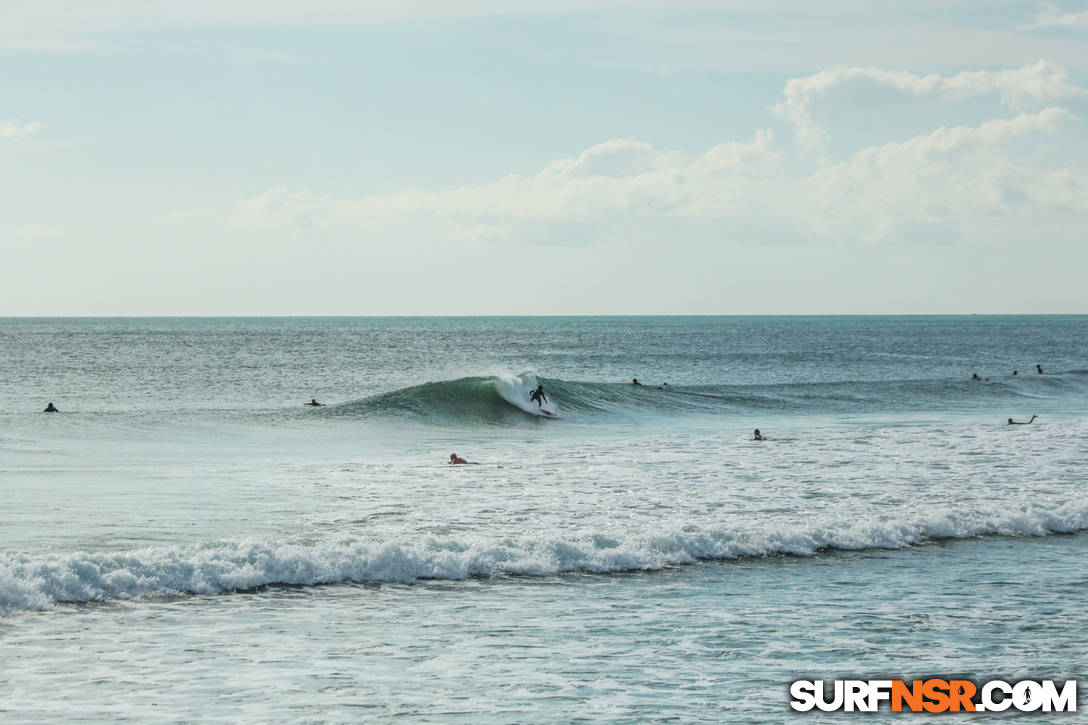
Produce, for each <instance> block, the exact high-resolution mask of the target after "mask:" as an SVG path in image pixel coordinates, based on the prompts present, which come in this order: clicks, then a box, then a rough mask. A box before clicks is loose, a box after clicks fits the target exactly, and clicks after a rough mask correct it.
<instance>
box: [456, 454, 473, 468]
mask: <svg viewBox="0 0 1088 725" xmlns="http://www.w3.org/2000/svg"><path fill="white" fill-rule="evenodd" d="M461 464H464V465H476V463H475V461H466V460H465V459H464V458H461V456H459V455H457V454H456V453H451V454H450V465H451V466H456V465H461Z"/></svg>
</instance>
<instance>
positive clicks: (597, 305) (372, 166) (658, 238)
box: [0, 0, 1088, 315]
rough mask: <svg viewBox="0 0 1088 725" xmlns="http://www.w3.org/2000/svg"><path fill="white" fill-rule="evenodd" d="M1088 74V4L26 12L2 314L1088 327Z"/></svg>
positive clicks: (7, 190)
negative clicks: (1063, 323)
mask: <svg viewBox="0 0 1088 725" xmlns="http://www.w3.org/2000/svg"><path fill="white" fill-rule="evenodd" d="M454 6H455V7H454ZM1086 51H1088V2H1079V3H1040V4H1034V3H1022V2H1015V3H1014V2H1001V1H998V2H993V1H989V2H982V1H974V0H972V1H966V0H951V1H950V2H940V3H938V2H911V3H907V2H885V3H878V4H872V3H854V2H822V3H807V2H789V1H786V2H771V3H764V4H760V5H759V6H758V9H752V7H751V4H750V3H740V2H726V1H722V2H676V3H669V4H663V3H651V2H624V1H622V0H600V1H592V0H587V1H586V2H579V3H573V2H570V3H567V2H551V3H541V2H533V1H532V0H516V1H511V2H506V3H498V2H490V1H488V0H472V1H468V2H464V3H458V4H451V3H443V2H430V1H428V0H420V1H419V2H416V3H413V4H404V3H398V4H391V3H380V2H365V1H364V2H343V1H341V0H314V2H311V3H308V4H306V6H305V8H303V7H302V6H301V5H299V4H297V3H287V2H280V1H279V0H272V1H270V2H264V3H257V2H251V1H250V0H220V2H215V3H212V2H192V3H187V4H176V3H175V4H169V3H162V2H154V1H152V2H146V1H145V2H137V0H112V2H108V3H86V4H84V5H79V6H77V7H75V8H72V7H71V6H70V5H69V4H66V3H63V2H55V1H52V0H41V1H40V2H37V3H34V4H27V6H26V7H22V8H12V7H5V8H2V9H0V249H2V251H3V258H4V260H5V263H4V264H3V265H0V314H7V315H33V314H38V315H53V314H58V315H79V314H87V315H90V314H133V315H151V314H567V313H570V314H578V313H582V314H594V313H601V314H653V313H662V314H686V313H696V314H697V313H711V314H714V313H719V314H747V313H933V312H956V313H959V312H1025V313H1030V312H1088V293H1085V291H1084V288H1085V285H1084V284H1083V281H1082V279H1081V278H1082V276H1083V272H1082V270H1083V269H1084V268H1085V265H1086V263H1088V245H1086V244H1085V237H1086V234H1085V233H1086V232H1088V141H1086V139H1088V134H1086V133H1085V126H1084V119H1085V118H1086V117H1088V52H1086Z"/></svg>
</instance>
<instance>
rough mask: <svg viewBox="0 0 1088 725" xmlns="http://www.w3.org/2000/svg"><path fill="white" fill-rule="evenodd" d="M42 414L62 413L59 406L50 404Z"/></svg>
mask: <svg viewBox="0 0 1088 725" xmlns="http://www.w3.org/2000/svg"><path fill="white" fill-rule="evenodd" d="M42 412H43V413H59V412H60V411H59V410H58V409H57V406H55V405H53V404H52V403H50V404H49V405H47V406H45V410H44V411H42Z"/></svg>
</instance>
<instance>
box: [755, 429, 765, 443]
mask: <svg viewBox="0 0 1088 725" xmlns="http://www.w3.org/2000/svg"><path fill="white" fill-rule="evenodd" d="M752 440H754V441H763V440H767V439H766V438H764V437H763V434H762V433H760V432H759V428H756V430H755V432H754V433H753V434H752Z"/></svg>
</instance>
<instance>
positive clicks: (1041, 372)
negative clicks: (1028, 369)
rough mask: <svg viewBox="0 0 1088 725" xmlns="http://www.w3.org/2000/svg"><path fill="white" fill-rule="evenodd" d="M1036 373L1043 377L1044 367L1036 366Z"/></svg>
mask: <svg viewBox="0 0 1088 725" xmlns="http://www.w3.org/2000/svg"><path fill="white" fill-rule="evenodd" d="M1035 372H1036V373H1038V374H1039V375H1042V374H1043V366H1042V365H1036V366H1035Z"/></svg>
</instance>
